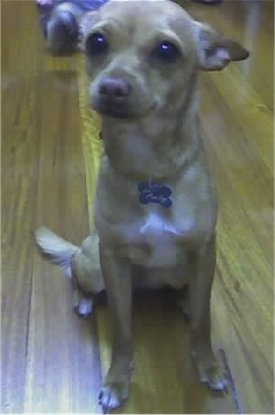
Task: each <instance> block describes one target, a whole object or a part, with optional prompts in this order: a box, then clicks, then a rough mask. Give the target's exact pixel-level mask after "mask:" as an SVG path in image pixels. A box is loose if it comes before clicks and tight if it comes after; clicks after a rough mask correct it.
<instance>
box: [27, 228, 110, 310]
mask: <svg viewBox="0 0 275 415" xmlns="http://www.w3.org/2000/svg"><path fill="white" fill-rule="evenodd" d="M34 237H35V240H36V243H37V245H38V246H39V248H40V250H41V252H42V254H43V255H44V256H46V257H47V258H48V259H49V260H50V261H51V262H52V263H54V264H56V265H59V266H60V267H61V269H62V270H63V272H64V273H65V275H66V276H67V277H69V278H71V279H72V280H73V282H74V284H73V285H74V291H75V292H74V297H73V307H74V309H75V310H76V311H77V312H78V314H79V315H81V316H83V317H87V316H88V315H90V314H91V313H92V310H93V297H94V295H95V294H97V293H99V292H100V291H103V290H104V282H103V279H102V275H101V270H100V264H99V253H98V236H97V235H96V234H94V235H91V236H89V237H88V238H86V239H85V240H84V242H83V244H82V247H81V248H80V247H78V246H76V245H74V244H72V243H71V242H68V241H66V240H64V239H63V238H61V237H60V236H58V235H56V234H55V233H54V232H52V231H50V230H49V229H47V228H44V227H42V228H39V229H37V230H36V231H35V233H34Z"/></svg>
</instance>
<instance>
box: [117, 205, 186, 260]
mask: <svg viewBox="0 0 275 415" xmlns="http://www.w3.org/2000/svg"><path fill="white" fill-rule="evenodd" d="M161 211H162V209H158V207H156V209H153V208H152V209H148V213H147V214H146V215H145V216H144V217H142V218H141V219H139V220H136V221H134V222H133V223H131V224H127V225H126V224H125V225H123V224H121V225H120V227H119V233H120V241H121V242H122V244H121V247H122V248H121V249H122V250H125V251H126V252H123V254H125V255H127V256H128V257H129V258H130V259H131V260H132V261H133V263H135V264H138V265H143V266H146V267H167V266H169V267H170V266H174V265H177V264H179V263H182V262H184V258H183V256H184V253H183V241H184V238H185V236H186V235H188V234H189V233H190V231H191V229H192V228H193V225H194V224H193V220H192V219H191V218H186V219H185V220H184V221H181V223H176V222H175V221H174V220H173V216H172V215H171V217H170V215H167V214H162V213H161ZM164 212H165V208H164V209H163V213H164ZM165 213H166V212H165Z"/></svg>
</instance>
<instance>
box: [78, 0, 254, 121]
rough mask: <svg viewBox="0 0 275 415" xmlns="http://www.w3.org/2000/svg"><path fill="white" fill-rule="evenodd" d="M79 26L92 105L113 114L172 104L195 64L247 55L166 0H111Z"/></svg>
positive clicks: (178, 101)
mask: <svg viewBox="0 0 275 415" xmlns="http://www.w3.org/2000/svg"><path fill="white" fill-rule="evenodd" d="M82 28H83V34H84V48H85V52H86V56H87V70H88V74H89V76H90V77H91V80H92V82H91V87H90V94H91V102H92V106H93V108H94V109H95V110H96V111H98V112H99V113H100V114H102V115H105V116H110V117H114V118H141V117H144V116H146V115H148V114H150V113H152V112H155V111H158V110H160V109H163V108H165V107H166V106H169V105H170V106H174V107H175V108H176V107H177V106H180V105H182V104H183V102H184V98H185V95H186V93H187V92H186V91H187V90H188V85H189V84H190V82H191V80H194V78H195V77H194V74H196V72H197V70H198V69H204V70H220V69H222V68H224V67H225V66H226V65H227V64H228V63H229V62H230V61H234V60H235V61H237V60H243V59H246V58H247V57H248V52H247V51H246V50H245V49H244V48H243V47H242V46H240V45H239V44H238V43H236V42H234V41H231V40H228V39H225V38H224V37H222V36H221V35H220V34H218V33H217V32H215V31H214V30H213V29H212V28H210V27H209V26H207V25H204V24H202V23H199V22H196V21H194V20H193V19H192V18H191V17H190V16H189V15H188V14H187V13H186V12H185V11H184V10H183V9H182V8H181V7H180V6H178V5H177V4H176V3H173V2H171V1H169V0H127V1H126V0H111V1H110V2H108V3H107V4H105V5H104V6H103V7H102V8H101V9H99V10H98V11H96V12H91V13H89V14H87V15H86V16H85V18H84V19H83V22H82Z"/></svg>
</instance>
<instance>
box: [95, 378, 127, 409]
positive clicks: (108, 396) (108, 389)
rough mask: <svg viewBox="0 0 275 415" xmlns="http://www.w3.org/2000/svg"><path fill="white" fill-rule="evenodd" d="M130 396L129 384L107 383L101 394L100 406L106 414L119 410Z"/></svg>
mask: <svg viewBox="0 0 275 415" xmlns="http://www.w3.org/2000/svg"><path fill="white" fill-rule="evenodd" d="M128 395H129V383H128V382H110V383H105V384H104V385H103V387H102V389H101V391H100V394H99V404H100V405H101V406H102V409H103V412H104V414H106V413H108V412H110V411H112V410H113V409H116V408H119V407H120V406H121V405H122V404H123V402H124V401H125V400H126V399H127V398H128Z"/></svg>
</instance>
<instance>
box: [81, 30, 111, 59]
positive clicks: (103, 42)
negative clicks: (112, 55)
mask: <svg viewBox="0 0 275 415" xmlns="http://www.w3.org/2000/svg"><path fill="white" fill-rule="evenodd" d="M107 49H108V42H107V39H106V37H105V35H104V34H102V33H100V32H95V33H92V34H91V35H90V36H89V37H88V38H87V40H86V53H87V55H88V56H93V55H101V54H102V53H105V52H106V51H107Z"/></svg>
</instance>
